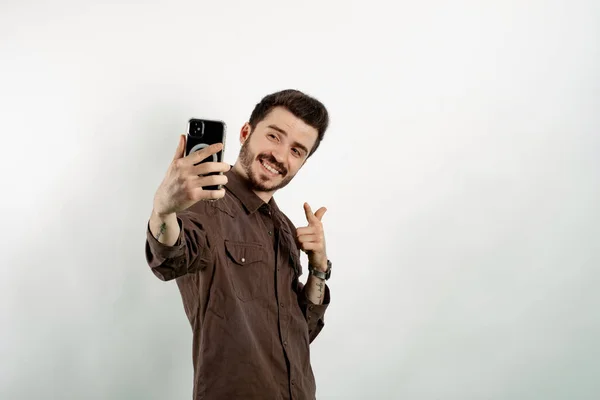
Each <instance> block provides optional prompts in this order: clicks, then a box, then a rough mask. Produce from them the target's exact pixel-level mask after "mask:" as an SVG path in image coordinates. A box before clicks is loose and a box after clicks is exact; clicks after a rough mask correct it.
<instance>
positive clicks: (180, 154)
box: [173, 135, 185, 160]
mask: <svg viewBox="0 0 600 400" xmlns="http://www.w3.org/2000/svg"><path fill="white" fill-rule="evenodd" d="M184 154H185V136H184V135H179V143H178V144H177V150H175V155H174V156H173V160H177V159H178V158H183V155H184Z"/></svg>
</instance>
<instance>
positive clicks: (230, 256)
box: [225, 240, 268, 301]
mask: <svg viewBox="0 0 600 400" xmlns="http://www.w3.org/2000/svg"><path fill="white" fill-rule="evenodd" d="M225 252H226V254H227V267H228V268H227V272H228V274H229V277H230V280H231V285H232V287H233V290H234V292H235V295H236V296H237V297H238V298H239V299H240V300H242V301H249V300H252V299H254V298H255V297H257V295H260V291H261V290H264V288H265V285H266V282H265V279H267V278H268V277H267V273H266V272H267V271H266V270H265V269H266V262H265V260H266V257H267V252H266V249H265V247H264V246H263V245H262V244H259V243H247V242H236V241H231V240H225Z"/></svg>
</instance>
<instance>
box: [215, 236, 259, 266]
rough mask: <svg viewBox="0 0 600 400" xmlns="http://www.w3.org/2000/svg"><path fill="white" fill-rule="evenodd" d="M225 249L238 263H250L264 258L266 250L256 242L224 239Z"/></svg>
mask: <svg viewBox="0 0 600 400" xmlns="http://www.w3.org/2000/svg"><path fill="white" fill-rule="evenodd" d="M225 250H226V251H227V255H228V256H229V257H230V258H231V260H232V261H233V262H234V263H236V264H238V265H251V264H254V263H257V262H260V261H264V260H265V258H266V250H265V248H264V247H263V245H261V244H258V243H247V242H235V241H231V240H225Z"/></svg>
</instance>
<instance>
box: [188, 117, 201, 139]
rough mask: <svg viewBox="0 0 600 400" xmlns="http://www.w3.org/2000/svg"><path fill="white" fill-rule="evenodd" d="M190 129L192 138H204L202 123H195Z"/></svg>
mask: <svg viewBox="0 0 600 400" xmlns="http://www.w3.org/2000/svg"><path fill="white" fill-rule="evenodd" d="M190 128H191V129H190V133H191V134H192V136H196V137H202V136H204V123H203V122H202V121H193V122H192V125H191V127H190Z"/></svg>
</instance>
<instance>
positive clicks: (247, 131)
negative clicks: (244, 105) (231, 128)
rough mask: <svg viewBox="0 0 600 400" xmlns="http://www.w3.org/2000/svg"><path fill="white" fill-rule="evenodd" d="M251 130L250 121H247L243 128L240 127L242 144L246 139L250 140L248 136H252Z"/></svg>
mask: <svg viewBox="0 0 600 400" xmlns="http://www.w3.org/2000/svg"><path fill="white" fill-rule="evenodd" d="M250 132H251V128H250V124H249V123H248V122H246V123H245V124H244V126H242V129H240V143H241V144H244V142H245V141H246V140H248V138H249V137H250Z"/></svg>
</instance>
